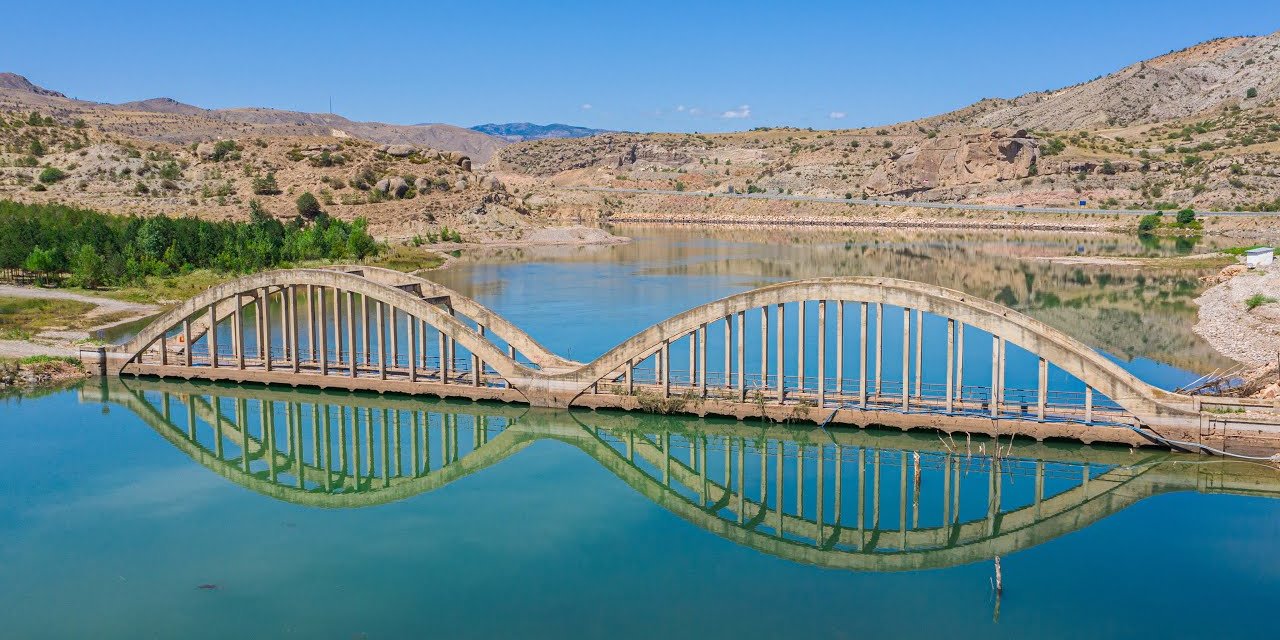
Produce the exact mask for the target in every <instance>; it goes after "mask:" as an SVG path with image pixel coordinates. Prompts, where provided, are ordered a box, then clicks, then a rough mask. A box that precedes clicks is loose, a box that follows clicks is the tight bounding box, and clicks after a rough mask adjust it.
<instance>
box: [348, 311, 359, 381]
mask: <svg viewBox="0 0 1280 640" xmlns="http://www.w3.org/2000/svg"><path fill="white" fill-rule="evenodd" d="M352 300H353V298H352V297H351V292H350V291H348V292H347V350H348V351H349V352H350V353H348V354H347V367H348V371H347V373H348V374H350V375H351V377H352V378H354V377H356V376H357V375H359V371H358V369H357V368H356V325H355V322H354V319H355V318H354V316H355V312H354V311H353V305H352V304H351V302H352Z"/></svg>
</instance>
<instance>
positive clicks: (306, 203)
mask: <svg viewBox="0 0 1280 640" xmlns="http://www.w3.org/2000/svg"><path fill="white" fill-rule="evenodd" d="M320 213H321V210H320V201H319V200H316V197H315V196H313V195H311V192H310V191H308V192H306V193H304V194H302V195H300V196H298V215H300V216H302V217H304V218H306V219H308V220H310V219H312V218H314V217H316V216H318V215H320Z"/></svg>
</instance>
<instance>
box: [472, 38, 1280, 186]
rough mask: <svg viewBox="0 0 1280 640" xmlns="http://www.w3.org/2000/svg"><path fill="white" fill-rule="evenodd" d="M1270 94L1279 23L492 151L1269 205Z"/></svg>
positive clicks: (625, 174)
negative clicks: (832, 111)
mask: <svg viewBox="0 0 1280 640" xmlns="http://www.w3.org/2000/svg"><path fill="white" fill-rule="evenodd" d="M1278 98H1280V33H1278V34H1273V35H1270V36H1265V37H1254V38H1228V39H1222V40H1215V41H1211V42H1207V43H1204V44H1201V45H1197V46H1195V47H1191V48H1189V49H1186V50H1183V51H1180V52H1175V53H1171V54H1168V55H1164V56H1161V57H1158V58H1155V59H1153V60H1149V61H1145V62H1140V63H1138V64H1135V65H1131V66H1129V67H1126V68H1125V69H1122V70H1121V71H1118V72H1116V73H1113V74H1111V75H1108V76H1105V77H1103V78H1098V79H1096V80H1093V81H1090V82H1086V83H1083V84H1080V85H1076V86H1074V87H1069V88H1066V89H1062V90H1059V91H1053V92H1046V93H1034V94H1028V95H1025V96H1022V97H1019V98H1015V99H1012V100H984V101H982V102H979V103H977V104H975V105H972V106H970V107H968V108H965V109H962V110H959V111H956V112H952V113H948V114H943V115H940V116H936V117H932V118H926V119H922V120H919V121H912V122H904V123H901V124H897V125H891V126H885V127H876V128H867V129H850V130H837V131H815V130H812V129H795V128H761V129H755V130H752V131H747V132H741V133H730V134H603V135H598V136H593V137H590V138H582V139H573V140H540V141H533V142H523V143H518V144H514V145H511V146H509V147H505V148H503V149H502V150H501V151H499V153H498V155H497V156H496V157H495V160H494V162H492V163H491V164H492V165H494V167H495V168H497V169H499V170H501V171H503V172H507V173H508V174H509V176H510V178H509V180H510V181H513V183H514V181H515V180H516V176H521V177H530V178H532V179H535V180H538V181H542V182H545V183H547V184H552V185H558V186H607V187H624V188H625V187H634V188H661V189H684V190H689V191H712V192H726V191H729V190H730V189H732V190H733V191H736V192H746V193H751V192H760V193H783V194H793V195H812V196H822V197H835V198H841V197H845V198H859V197H884V198H893V199H910V200H925V201H940V202H972V203H988V204H997V205H1008V206H1011V207H1012V206H1018V205H1023V206H1079V203H1080V201H1084V202H1085V203H1086V206H1088V207H1103V208H1140V209H1151V208H1170V207H1174V206H1177V207H1186V206H1190V207H1194V208H1196V209H1199V210H1276V209H1280V156H1277V152H1280V115H1278V114H1280V109H1278V108H1277V99H1278Z"/></svg>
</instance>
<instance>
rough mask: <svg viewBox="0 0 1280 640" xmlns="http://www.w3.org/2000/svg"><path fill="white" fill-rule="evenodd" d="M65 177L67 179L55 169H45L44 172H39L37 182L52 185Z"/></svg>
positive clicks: (63, 173) (64, 174) (64, 173)
mask: <svg viewBox="0 0 1280 640" xmlns="http://www.w3.org/2000/svg"><path fill="white" fill-rule="evenodd" d="M65 177H67V174H66V172H64V171H63V170H61V169H59V168H57V167H46V168H45V170H44V171H41V172H40V177H39V180H40V182H43V183H45V184H53V183H55V182H57V181H59V180H61V179H63V178H65Z"/></svg>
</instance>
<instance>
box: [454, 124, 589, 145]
mask: <svg viewBox="0 0 1280 640" xmlns="http://www.w3.org/2000/svg"><path fill="white" fill-rule="evenodd" d="M471 130H472V131H479V132H480V133H487V134H489V135H491V136H496V137H498V138H502V139H503V140H506V141H508V142H523V141H525V140H545V139H547V138H586V137H589V136H594V135H596V134H600V133H608V130H606V129H589V128H587V127H575V126H573V125H569V124H559V123H555V122H553V123H551V124H533V123H532V122H508V123H505V124H495V123H490V124H480V125H476V126H474V127H471Z"/></svg>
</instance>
